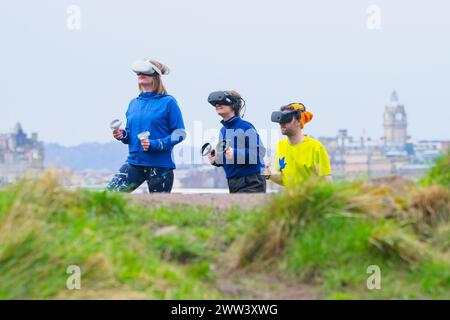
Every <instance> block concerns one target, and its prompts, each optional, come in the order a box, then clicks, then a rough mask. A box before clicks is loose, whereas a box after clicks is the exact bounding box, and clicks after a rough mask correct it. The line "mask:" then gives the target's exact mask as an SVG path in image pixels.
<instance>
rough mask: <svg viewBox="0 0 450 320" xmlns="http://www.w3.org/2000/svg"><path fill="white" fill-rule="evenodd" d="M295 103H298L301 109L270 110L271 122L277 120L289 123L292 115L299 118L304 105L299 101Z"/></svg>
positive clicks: (292, 117)
mask: <svg viewBox="0 0 450 320" xmlns="http://www.w3.org/2000/svg"><path fill="white" fill-rule="evenodd" d="M295 104H299V105H301V106H302V107H303V110H301V109H295V110H290V111H284V112H283V111H274V112H272V117H271V120H272V122H277V123H281V124H283V123H289V122H291V121H292V119H294V117H295V118H296V119H300V116H301V115H302V112H303V111H305V106H304V105H303V104H301V103H295Z"/></svg>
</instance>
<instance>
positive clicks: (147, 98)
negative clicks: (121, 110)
mask: <svg viewBox="0 0 450 320" xmlns="http://www.w3.org/2000/svg"><path fill="white" fill-rule="evenodd" d="M126 117H127V124H126V128H125V132H124V137H123V139H122V140H121V141H122V142H123V143H125V144H128V149H129V155H128V163H131V164H134V165H139V166H149V167H160V168H170V169H175V163H174V162H173V159H172V149H173V147H174V146H175V145H176V144H177V143H179V142H181V141H182V140H183V139H184V137H185V131H184V123H183V117H182V115H181V111H180V108H179V107H178V103H177V101H176V100H175V98H174V97H172V96H170V95H168V94H157V93H153V92H142V93H141V94H139V96H138V97H137V98H135V99H133V100H131V102H130V104H129V106H128V110H127V113H126ZM143 131H149V132H150V137H149V140H150V147H149V149H148V150H147V151H144V149H143V148H142V146H141V141H140V140H139V139H138V137H137V135H138V134H139V133H141V132H143Z"/></svg>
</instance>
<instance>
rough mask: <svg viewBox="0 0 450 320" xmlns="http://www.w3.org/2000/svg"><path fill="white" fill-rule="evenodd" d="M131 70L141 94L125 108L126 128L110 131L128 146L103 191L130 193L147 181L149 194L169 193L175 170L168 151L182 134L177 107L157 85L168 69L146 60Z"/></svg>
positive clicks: (134, 65) (161, 87) (180, 116)
mask: <svg viewBox="0 0 450 320" xmlns="http://www.w3.org/2000/svg"><path fill="white" fill-rule="evenodd" d="M132 69H133V71H134V72H135V73H136V74H137V76H138V86H139V90H140V91H141V93H140V94H139V96H138V97H137V98H134V99H133V100H131V102H130V104H129V105H128V110H127V112H126V118H127V124H126V128H125V129H117V130H115V131H113V136H114V138H116V139H117V140H119V141H122V142H123V143H124V144H127V145H128V149H129V155H128V159H127V162H126V163H125V164H124V165H123V166H122V167H121V168H120V169H119V171H118V172H117V174H116V175H115V176H114V177H113V178H112V180H111V182H110V183H109V184H108V186H107V189H108V190H113V191H124V192H131V191H133V190H135V189H136V188H138V187H139V186H140V185H141V184H142V183H144V182H145V181H147V184H148V189H149V192H170V191H171V190H172V186H173V170H174V169H175V163H174V162H173V159H172V149H173V147H174V146H175V145H176V144H177V143H179V142H181V141H182V140H183V139H184V137H185V131H184V123H183V117H182V115H181V111H180V108H179V106H178V103H177V101H176V100H175V98H174V97H172V96H170V95H168V94H167V92H166V89H165V88H164V85H163V83H162V81H161V75H165V74H168V73H169V68H167V66H165V65H163V64H162V63H160V62H158V61H155V60H150V59H147V60H142V61H136V62H135V63H134V64H133V66H132ZM142 133H144V134H143V135H142ZM145 133H146V134H145Z"/></svg>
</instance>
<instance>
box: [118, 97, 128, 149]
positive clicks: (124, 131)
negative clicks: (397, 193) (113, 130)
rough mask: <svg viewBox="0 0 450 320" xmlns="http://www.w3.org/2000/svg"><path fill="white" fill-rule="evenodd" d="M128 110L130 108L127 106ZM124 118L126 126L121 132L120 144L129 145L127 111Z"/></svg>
mask: <svg viewBox="0 0 450 320" xmlns="http://www.w3.org/2000/svg"><path fill="white" fill-rule="evenodd" d="M128 108H130V107H129V106H128ZM126 118H127V124H126V126H125V129H124V130H123V138H122V139H121V140H120V141H122V143H124V144H129V143H130V127H129V123H128V110H127V113H126Z"/></svg>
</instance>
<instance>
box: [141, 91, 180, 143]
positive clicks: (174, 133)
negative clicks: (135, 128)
mask: <svg viewBox="0 0 450 320" xmlns="http://www.w3.org/2000/svg"><path fill="white" fill-rule="evenodd" d="M167 112H168V115H169V130H170V132H171V134H170V135H169V136H167V137H164V138H161V139H150V147H149V149H148V150H149V151H168V150H170V149H172V148H173V147H174V146H175V145H176V144H178V143H180V142H181V141H183V140H184V138H185V137H186V131H185V130H184V122H183V116H182V115H181V110H180V107H179V106H178V103H177V101H176V100H175V99H172V100H170V101H169V105H168V110H167Z"/></svg>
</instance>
